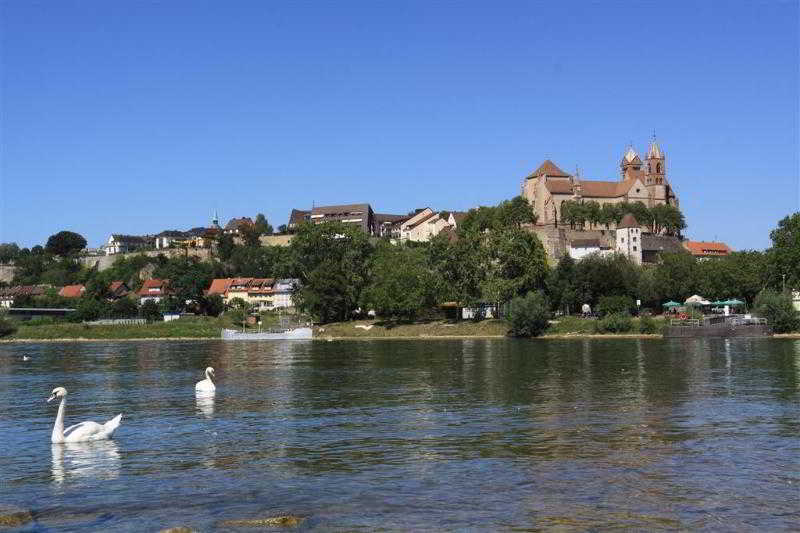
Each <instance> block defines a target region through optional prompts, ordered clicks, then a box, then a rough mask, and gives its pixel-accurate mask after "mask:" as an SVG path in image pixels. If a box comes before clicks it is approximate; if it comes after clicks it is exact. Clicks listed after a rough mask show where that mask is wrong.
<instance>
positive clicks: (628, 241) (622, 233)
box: [616, 213, 642, 265]
mask: <svg viewBox="0 0 800 533" xmlns="http://www.w3.org/2000/svg"><path fill="white" fill-rule="evenodd" d="M616 233H617V246H616V250H617V252H618V253H621V254H622V255H624V256H625V257H627V258H628V259H630V260H631V261H633V262H634V263H636V264H637V265H641V264H642V228H641V227H640V226H639V223H638V222H637V221H636V217H634V216H633V215H632V214H631V213H627V214H626V215H625V216H624V217H622V220H620V222H619V224H617V229H616Z"/></svg>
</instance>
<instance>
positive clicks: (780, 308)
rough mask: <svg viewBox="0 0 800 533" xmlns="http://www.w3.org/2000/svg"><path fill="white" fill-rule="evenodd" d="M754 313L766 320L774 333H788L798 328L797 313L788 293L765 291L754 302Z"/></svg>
mask: <svg viewBox="0 0 800 533" xmlns="http://www.w3.org/2000/svg"><path fill="white" fill-rule="evenodd" d="M755 311H756V313H757V314H758V315H759V316H761V317H764V318H766V319H767V324H769V325H770V326H771V327H772V330H773V331H774V332H775V333H789V332H792V331H796V330H797V329H798V327H800V321H799V320H798V316H797V311H795V309H794V306H793V305H792V298H791V297H790V296H789V293H788V292H778V291H774V290H771V289H765V290H763V291H761V292H760V293H759V295H758V296H757V297H756V300H755Z"/></svg>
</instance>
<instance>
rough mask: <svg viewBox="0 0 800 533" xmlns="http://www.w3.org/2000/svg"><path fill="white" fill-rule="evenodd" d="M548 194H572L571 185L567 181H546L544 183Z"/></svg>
mask: <svg viewBox="0 0 800 533" xmlns="http://www.w3.org/2000/svg"><path fill="white" fill-rule="evenodd" d="M544 186H545V187H547V190H548V191H550V194H572V183H570V181H569V180H550V179H549V180H547V181H546V182H545V183H544Z"/></svg>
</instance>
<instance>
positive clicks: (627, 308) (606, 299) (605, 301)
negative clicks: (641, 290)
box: [597, 296, 636, 317]
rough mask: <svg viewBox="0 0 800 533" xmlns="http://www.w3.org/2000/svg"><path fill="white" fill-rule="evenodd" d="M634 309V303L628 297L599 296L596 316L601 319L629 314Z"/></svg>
mask: <svg viewBox="0 0 800 533" xmlns="http://www.w3.org/2000/svg"><path fill="white" fill-rule="evenodd" d="M635 309H636V302H634V301H633V298H631V297H630V296H601V297H600V299H599V300H597V314H599V315H600V316H601V317H604V316H608V315H611V314H614V313H627V314H630V313H632V312H633V311H634V310H635Z"/></svg>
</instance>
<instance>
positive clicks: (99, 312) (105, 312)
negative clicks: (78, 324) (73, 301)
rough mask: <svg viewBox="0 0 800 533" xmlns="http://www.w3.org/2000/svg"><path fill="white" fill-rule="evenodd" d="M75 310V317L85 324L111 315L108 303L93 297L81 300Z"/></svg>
mask: <svg viewBox="0 0 800 533" xmlns="http://www.w3.org/2000/svg"><path fill="white" fill-rule="evenodd" d="M75 309H76V312H75V313H74V314H73V317H74V318H75V319H77V320H81V321H84V322H87V321H91V320H97V319H100V318H107V317H108V316H109V315H110V314H111V313H110V305H109V303H108V302H106V301H105V300H97V299H95V298H91V297H83V298H80V299H79V300H78V303H77V305H76V306H75Z"/></svg>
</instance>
